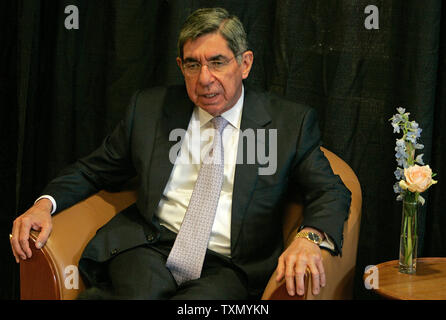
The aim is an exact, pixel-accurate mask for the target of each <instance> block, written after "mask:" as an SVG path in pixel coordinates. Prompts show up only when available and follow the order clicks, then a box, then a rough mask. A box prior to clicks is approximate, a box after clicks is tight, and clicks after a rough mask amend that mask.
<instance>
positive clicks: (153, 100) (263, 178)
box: [44, 86, 350, 295]
mask: <svg viewBox="0 0 446 320" xmlns="http://www.w3.org/2000/svg"><path fill="white" fill-rule="evenodd" d="M192 111H193V104H192V102H191V101H190V100H189V98H188V96H187V93H186V90H185V87H184V86H175V87H168V88H165V87H157V88H152V89H148V90H144V91H140V92H138V93H136V94H135V95H134V96H133V98H132V100H131V103H130V106H129V108H128V111H127V114H126V116H125V118H124V119H123V120H122V121H121V122H120V123H119V124H118V125H117V127H116V129H115V130H114V131H113V132H112V133H111V134H110V135H109V136H108V137H107V138H106V139H105V141H104V142H103V144H102V145H101V146H100V147H99V148H98V149H97V150H96V151H95V152H93V153H92V154H91V155H89V156H87V157H85V158H83V159H81V160H79V161H78V162H76V163H75V164H74V165H73V166H71V167H70V168H68V169H66V170H65V172H64V173H63V174H62V175H61V176H59V177H58V178H56V179H55V180H53V181H52V182H51V183H50V184H49V185H48V186H47V188H46V189H45V190H44V194H50V195H52V196H53V197H54V198H55V200H56V202H57V210H58V211H60V210H63V209H64V208H66V207H68V206H71V205H73V204H74V203H76V202H78V201H80V200H82V199H84V198H86V197H88V196H89V195H91V194H93V193H96V192H97V191H98V190H101V189H110V188H112V187H117V186H121V185H123V184H124V183H125V182H126V181H127V180H129V179H130V178H132V177H134V176H138V200H137V203H136V207H133V208H134V210H130V211H129V210H125V211H124V212H123V213H120V214H118V215H117V216H116V217H115V218H113V219H112V220H111V221H110V222H109V223H108V224H107V225H106V226H104V227H103V228H101V229H100V230H99V231H98V233H97V235H96V236H95V237H94V238H93V239H92V241H91V242H90V243H89V245H88V246H87V248H86V249H85V251H84V253H83V256H82V259H84V260H89V261H97V262H103V261H107V260H108V259H110V258H111V257H112V256H113V255H115V254H117V253H119V252H121V251H124V250H127V249H130V248H133V247H135V246H139V245H141V244H145V243H154V242H156V241H157V239H158V238H159V230H160V226H159V223H158V221H157V219H156V217H155V212H156V209H157V207H158V203H159V201H160V198H161V196H162V192H163V190H164V187H165V186H166V183H167V181H168V178H169V176H170V174H171V171H172V168H173V164H172V163H171V162H170V161H169V150H170V148H171V147H172V146H173V145H174V144H175V143H177V141H169V133H170V132H171V130H173V129H177V128H183V129H184V130H186V129H187V126H188V123H189V120H190V118H191V114H192ZM248 128H251V129H254V132H257V129H266V130H268V129H277V170H276V172H275V173H274V174H272V175H259V174H258V169H259V167H260V166H262V164H260V163H259V162H258V161H256V163H255V164H249V163H247V162H248V161H245V162H244V163H243V164H237V167H236V171H235V180H234V190H233V199H232V218H231V219H232V220H231V221H232V224H231V256H232V257H231V260H232V262H233V264H234V265H235V266H237V267H238V268H240V270H242V271H243V272H244V273H245V274H246V277H247V279H248V287H249V290H250V292H251V293H252V294H254V295H256V294H260V293H261V291H262V289H263V288H264V286H265V285H266V282H267V281H268V278H269V276H270V275H271V273H272V272H273V271H274V269H275V267H276V264H277V259H278V257H279V255H280V254H281V252H282V250H283V243H282V242H283V241H282V212H283V210H282V207H283V203H284V199H285V198H287V197H289V194H290V192H291V193H294V192H299V193H301V194H303V195H304V197H303V201H304V204H305V212H304V221H303V225H305V226H312V227H315V228H317V229H319V230H322V231H324V232H326V233H327V234H328V235H329V236H330V237H331V238H332V239H333V241H334V243H335V245H336V252H334V253H335V254H337V253H339V252H340V250H341V247H342V231H343V224H344V220H345V219H346V218H347V216H348V210H349V206H350V192H349V191H348V189H346V188H345V186H344V185H343V183H342V181H341V179H340V178H339V177H338V176H336V175H334V174H333V172H332V170H331V168H330V165H329V163H328V161H327V159H326V158H325V156H324V155H323V153H322V152H321V150H320V148H319V147H320V133H319V129H318V125H317V120H316V113H315V111H314V110H312V109H311V108H309V107H306V106H303V105H300V104H296V103H293V102H290V101H287V100H284V99H283V98H280V97H278V96H275V95H272V94H268V93H258V92H255V91H254V90H252V89H249V88H246V87H245V99H244V107H243V114H242V120H241V130H242V131H243V130H245V129H248ZM264 141H265V144H266V145H267V146H266V150H268V141H269V139H268V138H266V139H264ZM243 145H245V147H246V143H244V144H243ZM245 149H246V148H245ZM244 155H246V150H245V152H244ZM264 166H265V167H266V166H268V165H264ZM82 259H81V261H82Z"/></svg>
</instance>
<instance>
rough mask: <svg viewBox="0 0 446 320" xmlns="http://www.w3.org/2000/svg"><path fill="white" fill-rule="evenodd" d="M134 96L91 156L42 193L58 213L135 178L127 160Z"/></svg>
mask: <svg viewBox="0 0 446 320" xmlns="http://www.w3.org/2000/svg"><path fill="white" fill-rule="evenodd" d="M137 96H138V93H135V94H134V95H133V97H132V99H131V102H130V105H129V107H128V109H127V113H126V115H125V118H124V119H123V120H121V121H120V122H119V123H118V125H117V126H116V127H115V129H114V130H113V132H112V133H111V134H109V135H108V136H107V137H106V138H105V140H104V141H103V143H102V144H101V146H100V147H99V148H98V149H96V150H95V151H94V152H92V153H91V154H90V155H88V156H86V157H84V158H82V159H80V160H78V161H77V162H75V163H74V164H73V165H71V166H69V167H67V168H65V169H64V170H62V172H61V173H60V174H59V176H58V177H56V178H55V179H54V180H52V181H51V182H50V183H49V184H48V185H47V186H46V187H45V189H44V190H43V192H42V194H44V195H51V196H52V197H53V198H54V199H55V201H56V203H57V211H56V212H55V213H57V212H59V211H61V210H63V209H65V208H68V207H70V206H72V205H74V204H76V203H77V202H79V201H81V200H83V199H85V198H87V197H89V196H90V195H92V194H94V193H96V192H98V191H99V190H102V189H106V190H113V189H116V188H119V187H120V186H122V185H123V184H124V183H125V182H126V181H128V180H129V179H131V178H132V177H134V176H135V175H136V171H135V169H134V167H133V165H132V161H131V156H130V143H131V141H130V140H131V135H132V124H133V118H134V110H135V105H136V100H137Z"/></svg>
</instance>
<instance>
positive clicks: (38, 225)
mask: <svg viewBox="0 0 446 320" xmlns="http://www.w3.org/2000/svg"><path fill="white" fill-rule="evenodd" d="M52 207H53V205H52V203H51V201H50V200H49V199H46V198H43V199H40V200H39V201H37V202H36V203H35V204H34V205H33V206H32V207H31V208H29V209H28V210H27V211H26V212H25V213H24V214H22V215H21V216H19V217H18V218H17V219H15V220H14V223H13V225H12V237H11V238H10V242H11V248H12V253H13V254H14V257H15V260H16V262H17V263H19V262H20V259H22V260H26V259H27V258H31V256H32V253H31V249H30V248H29V233H30V231H31V229H33V230H36V231H40V233H39V236H38V237H37V241H36V248H37V249H40V248H42V247H43V246H44V245H45V243H46V241H47V240H48V237H49V236H50V233H51V229H52V227H53V224H52V221H51V210H52ZM19 258H20V259H19Z"/></svg>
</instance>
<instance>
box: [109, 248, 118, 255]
mask: <svg viewBox="0 0 446 320" xmlns="http://www.w3.org/2000/svg"><path fill="white" fill-rule="evenodd" d="M117 253H118V249H113V250H112V251H110V254H111V255H112V256H114V255H115V254H117Z"/></svg>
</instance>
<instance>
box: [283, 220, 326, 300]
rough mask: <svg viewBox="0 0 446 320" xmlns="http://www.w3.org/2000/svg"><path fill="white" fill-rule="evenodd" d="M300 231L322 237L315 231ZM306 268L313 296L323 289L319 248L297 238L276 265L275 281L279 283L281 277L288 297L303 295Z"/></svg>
mask: <svg viewBox="0 0 446 320" xmlns="http://www.w3.org/2000/svg"><path fill="white" fill-rule="evenodd" d="M302 230H305V231H312V232H316V233H318V234H319V235H321V238H322V239H323V235H322V234H321V233H320V232H318V231H317V230H315V229H312V228H304V229H302ZM307 267H308V268H309V269H310V272H311V278H312V279H313V284H312V288H313V294H314V295H317V294H319V291H320V287H325V271H324V266H323V264H322V254H321V249H320V248H319V246H318V245H317V244H315V243H313V242H311V241H310V240H308V239H305V238H297V239H294V241H293V242H292V243H291V244H290V246H289V247H288V248H287V249H286V250H285V251H284V252H283V253H282V255H281V256H280V257H279V263H278V265H277V269H276V271H277V277H276V281H281V280H282V279H283V277H285V280H286V288H287V291H288V294H289V295H290V296H294V294H295V292H297V294H298V295H303V294H304V289H305V286H304V276H305V270H306V269H307Z"/></svg>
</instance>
